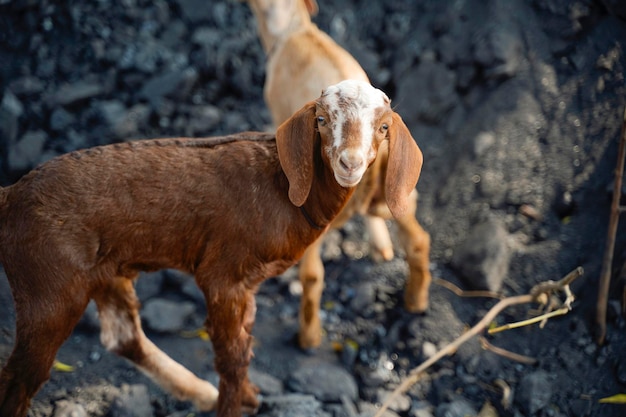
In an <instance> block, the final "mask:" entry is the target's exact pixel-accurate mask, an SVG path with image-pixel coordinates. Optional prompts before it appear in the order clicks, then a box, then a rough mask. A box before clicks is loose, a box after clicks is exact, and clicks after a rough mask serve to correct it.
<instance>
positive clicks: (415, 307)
mask: <svg viewBox="0 0 626 417" xmlns="http://www.w3.org/2000/svg"><path fill="white" fill-rule="evenodd" d="M410 197H411V205H410V207H409V209H408V210H407V213H406V214H405V215H404V216H403V217H402V218H400V219H396V222H397V224H398V231H399V235H400V239H401V241H402V243H403V246H404V250H405V251H406V259H407V262H408V264H409V277H408V278H407V281H406V285H405V290H404V306H405V308H406V309H407V310H408V311H410V312H412V313H423V312H425V311H426V310H427V309H428V298H429V297H428V295H429V294H428V291H429V288H430V282H431V281H432V277H431V275H430V261H429V256H430V235H429V234H428V232H426V231H425V230H424V229H423V228H422V226H421V225H420V224H419V223H418V221H417V219H416V218H415V212H416V210H417V191H416V190H413V192H412V193H411V196H410Z"/></svg>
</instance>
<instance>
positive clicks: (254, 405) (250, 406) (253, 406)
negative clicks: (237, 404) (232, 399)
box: [241, 387, 260, 415]
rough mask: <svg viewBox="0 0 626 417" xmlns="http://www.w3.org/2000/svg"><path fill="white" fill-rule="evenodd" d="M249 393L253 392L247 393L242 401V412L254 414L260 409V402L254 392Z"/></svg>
mask: <svg viewBox="0 0 626 417" xmlns="http://www.w3.org/2000/svg"><path fill="white" fill-rule="evenodd" d="M254 388H256V387H254ZM256 390H257V391H258V388H256ZM249 394H251V393H246V394H245V395H244V399H243V401H242V402H241V412H242V413H244V414H248V415H254V414H256V413H257V411H259V405H260V403H259V399H258V398H257V396H256V394H254V395H253V396H251V395H249Z"/></svg>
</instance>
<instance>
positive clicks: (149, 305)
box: [141, 298, 196, 333]
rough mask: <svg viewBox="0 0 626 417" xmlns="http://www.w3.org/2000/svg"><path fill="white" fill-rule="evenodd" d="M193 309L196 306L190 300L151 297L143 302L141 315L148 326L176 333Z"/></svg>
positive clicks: (158, 330) (181, 328) (156, 329)
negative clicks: (175, 300)
mask: <svg viewBox="0 0 626 417" xmlns="http://www.w3.org/2000/svg"><path fill="white" fill-rule="evenodd" d="M195 310H196V306H195V304H194V303H192V302H188V301H183V302H174V301H170V300H164V299H162V298H153V299H151V300H148V301H147V302H146V303H145V304H144V307H143V309H142V310H141V315H142V317H143V318H144V320H145V322H146V325H147V326H148V328H150V329H152V330H155V331H157V332H163V333H176V332H179V331H181V330H183V328H184V326H185V323H186V322H187V321H188V320H189V318H190V316H191V315H192V314H193V313H194V311H195Z"/></svg>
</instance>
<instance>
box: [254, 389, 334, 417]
mask: <svg viewBox="0 0 626 417" xmlns="http://www.w3.org/2000/svg"><path fill="white" fill-rule="evenodd" d="M258 416H259V417H293V416H307V417H309V416H310V417H331V415H330V414H328V413H327V412H325V411H324V410H322V404H321V403H320V402H319V401H318V400H316V399H315V397H314V396H312V395H305V394H285V395H270V396H267V397H264V398H263V405H262V406H261V412H260V413H259V414H258Z"/></svg>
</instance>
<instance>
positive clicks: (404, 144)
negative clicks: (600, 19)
mask: <svg viewBox="0 0 626 417" xmlns="http://www.w3.org/2000/svg"><path fill="white" fill-rule="evenodd" d="M388 135H389V159H388V162H387V173H386V178H385V200H386V201H387V206H388V207H389V210H390V211H391V214H392V215H393V217H394V218H396V219H398V218H400V217H402V216H403V215H404V214H405V213H406V210H407V209H408V207H409V201H408V197H409V194H411V192H412V191H413V189H414V188H415V186H416V185H417V180H418V179H419V176H420V172H421V171H422V162H423V160H424V157H423V156H422V151H421V150H420V148H419V147H418V146H417V144H416V143H415V140H414V139H413V137H412V136H411V132H409V129H408V128H407V127H406V125H405V124H404V122H403V121H402V118H401V117H400V115H399V114H397V113H395V112H394V113H393V124H392V125H391V126H389V133H388Z"/></svg>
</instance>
